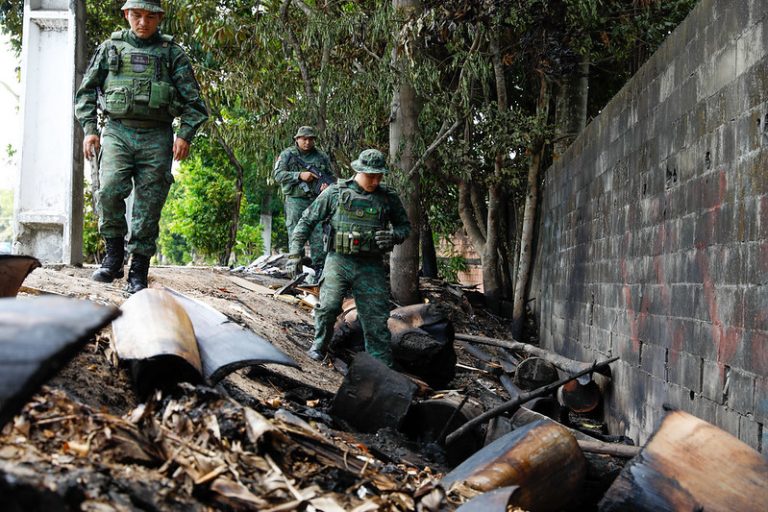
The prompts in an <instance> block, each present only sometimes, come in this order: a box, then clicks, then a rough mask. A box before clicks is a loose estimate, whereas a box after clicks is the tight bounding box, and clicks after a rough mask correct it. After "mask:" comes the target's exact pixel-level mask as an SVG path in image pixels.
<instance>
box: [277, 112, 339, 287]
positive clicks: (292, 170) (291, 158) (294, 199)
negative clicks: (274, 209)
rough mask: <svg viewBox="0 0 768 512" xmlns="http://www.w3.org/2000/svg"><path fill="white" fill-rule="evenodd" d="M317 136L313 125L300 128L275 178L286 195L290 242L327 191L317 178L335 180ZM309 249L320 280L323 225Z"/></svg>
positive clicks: (282, 154) (312, 234) (279, 160)
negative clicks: (309, 210) (301, 219)
mask: <svg viewBox="0 0 768 512" xmlns="http://www.w3.org/2000/svg"><path fill="white" fill-rule="evenodd" d="M316 138H317V133H316V132H315V129H314V128H313V127H311V126H301V127H299V129H298V130H297V131H296V135H294V137H293V141H294V144H293V146H290V147H288V148H286V149H284V150H283V152H282V153H280V156H279V157H278V159H277V161H276V162H275V167H274V169H273V175H274V177H275V181H277V182H278V183H279V184H280V188H281V189H282V191H283V195H285V203H284V205H285V227H286V230H287V231H288V240H290V239H291V235H292V234H293V230H294V228H295V227H296V223H297V222H299V219H300V218H301V214H302V213H304V210H306V209H307V208H308V207H309V205H310V204H312V201H314V200H315V199H316V198H317V196H318V195H319V194H320V192H322V191H323V190H325V188H326V187H327V182H326V183H320V181H319V180H320V177H319V176H318V175H325V176H326V177H332V178H333V179H332V181H335V180H336V178H335V177H333V176H334V175H333V170H332V169H331V160H330V159H329V158H328V155H327V154H325V153H324V152H323V151H320V150H319V149H317V148H316V147H315V139H316ZM309 250H310V254H311V256H312V268H313V269H314V270H315V277H316V279H319V278H320V274H321V273H322V271H323V264H324V262H325V248H324V244H323V226H321V225H319V224H318V225H317V226H316V227H315V229H314V230H313V231H312V233H311V234H310V236H309Z"/></svg>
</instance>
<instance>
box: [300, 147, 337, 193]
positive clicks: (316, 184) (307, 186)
mask: <svg viewBox="0 0 768 512" xmlns="http://www.w3.org/2000/svg"><path fill="white" fill-rule="evenodd" d="M291 159H292V160H296V162H297V163H298V164H299V166H300V167H301V168H302V169H304V170H305V171H307V172H310V173H312V174H313V175H314V176H315V179H314V180H312V181H310V182H309V183H307V182H306V181H299V186H300V187H301V190H303V191H304V193H306V194H310V193H311V194H314V195H316V196H318V195H320V192H322V190H321V189H322V187H323V185H328V186H330V185H333V184H334V183H336V181H338V179H337V178H336V176H334V175H333V174H331V173H330V172H323V171H321V170H320V169H318V168H317V167H315V166H314V165H312V164H308V163H307V162H305V161H304V160H302V159H301V158H299V157H297V156H295V155H293V156H292V157H291Z"/></svg>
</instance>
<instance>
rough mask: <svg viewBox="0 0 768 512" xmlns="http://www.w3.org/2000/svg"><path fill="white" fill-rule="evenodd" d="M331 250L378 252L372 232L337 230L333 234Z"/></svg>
mask: <svg viewBox="0 0 768 512" xmlns="http://www.w3.org/2000/svg"><path fill="white" fill-rule="evenodd" d="M333 242H334V243H333V250H334V251H336V252H337V253H339V254H360V253H366V254H370V253H380V252H381V251H380V250H379V247H378V246H377V245H376V241H375V240H374V238H373V232H368V233H361V232H359V231H337V232H336V233H334V235H333Z"/></svg>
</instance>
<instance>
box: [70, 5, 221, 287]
mask: <svg viewBox="0 0 768 512" xmlns="http://www.w3.org/2000/svg"><path fill="white" fill-rule="evenodd" d="M153 4H154V3H153V2H150V3H149V4H147V5H146V6H145V5H143V4H137V5H139V6H140V7H137V8H145V7H151V6H152V5H153ZM128 5H129V4H128V3H127V4H126V6H128ZM157 5H159V2H157ZM125 8H126V7H124V9H125ZM154 10H156V9H154ZM156 11H157V12H162V10H156ZM172 39H173V38H172V37H170V36H167V35H163V34H160V33H159V32H157V33H155V34H154V35H153V36H151V37H149V38H147V39H141V38H139V37H137V36H136V35H135V34H134V33H133V32H132V31H131V30H122V31H118V32H115V33H113V34H112V37H111V38H110V39H109V40H107V41H105V42H104V43H102V44H101V45H100V46H99V47H98V48H97V50H96V53H95V54H94V56H93V58H92V59H91V62H90V64H89V66H88V69H87V70H86V72H85V75H84V76H83V81H82V83H81V85H80V88H79V89H78V91H77V94H76V97H75V102H76V104H75V115H76V116H77V119H78V121H80V124H81V125H82V127H83V130H84V132H85V135H86V136H88V135H94V134H98V127H97V113H96V111H97V104H98V106H99V108H101V109H102V110H103V111H104V113H105V115H106V118H107V122H106V126H105V127H104V129H103V131H102V133H101V153H100V154H99V162H100V171H99V176H100V189H99V192H98V205H99V212H98V213H99V232H100V233H101V234H102V236H103V237H104V238H107V239H116V238H124V237H125V235H126V234H127V232H128V226H127V224H126V221H125V199H126V198H127V197H128V195H129V194H130V193H131V189H133V190H134V192H135V197H134V204H133V212H132V216H131V238H130V240H129V243H128V250H129V252H131V253H132V254H138V255H142V256H145V257H147V258H148V257H150V256H152V255H153V254H154V253H155V250H156V245H155V241H156V239H157V236H158V232H159V228H158V224H159V220H160V212H161V210H162V208H163V204H164V203H165V200H166V197H167V195H168V190H169V189H170V186H171V183H173V176H172V174H171V163H172V158H173V129H172V126H171V123H172V122H173V119H174V118H179V121H180V124H179V129H178V131H177V135H178V137H180V138H182V139H184V140H185V141H187V142H191V141H192V139H193V138H194V136H195V132H196V131H197V129H198V128H199V127H200V125H202V124H203V122H205V120H206V119H207V118H208V113H207V110H206V107H205V104H204V102H203V100H202V98H201V97H200V88H199V86H198V84H197V81H196V80H195V77H194V74H193V72H192V66H191V64H190V61H189V58H188V57H187V55H186V54H185V53H184V50H182V49H181V47H180V46H178V45H177V44H175V43H173V42H172ZM121 272H122V271H121Z"/></svg>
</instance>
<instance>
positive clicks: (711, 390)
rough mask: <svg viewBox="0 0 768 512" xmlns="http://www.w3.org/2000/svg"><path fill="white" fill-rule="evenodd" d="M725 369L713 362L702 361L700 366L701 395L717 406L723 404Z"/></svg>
mask: <svg viewBox="0 0 768 512" xmlns="http://www.w3.org/2000/svg"><path fill="white" fill-rule="evenodd" d="M724 385H725V368H724V367H723V366H722V365H720V364H718V363H716V362H714V361H707V360H704V364H703V366H702V381H701V395H702V396H703V397H704V398H707V399H709V400H712V401H713V402H715V403H717V404H722V403H723V386H724Z"/></svg>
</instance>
